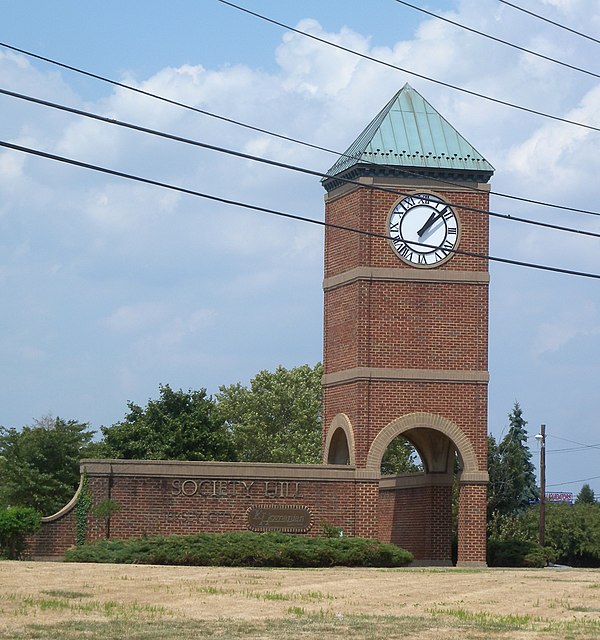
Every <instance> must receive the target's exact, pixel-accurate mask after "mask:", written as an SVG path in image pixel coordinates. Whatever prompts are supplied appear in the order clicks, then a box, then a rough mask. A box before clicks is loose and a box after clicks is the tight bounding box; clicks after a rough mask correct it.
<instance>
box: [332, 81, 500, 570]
mask: <svg viewBox="0 0 600 640" xmlns="http://www.w3.org/2000/svg"><path fill="white" fill-rule="evenodd" d="M493 171H494V169H493V167H492V166H491V165H490V164H489V163H488V162H487V161H486V160H485V159H484V158H483V157H482V156H481V154H480V153H479V152H477V151H476V150H475V149H474V148H473V147H472V146H471V145H470V144H469V143H468V142H467V141H466V140H465V139H464V138H463V137H462V136H461V135H460V134H459V133H458V132H457V131H456V130H455V129H454V128H453V127H452V126H451V125H450V124H449V123H448V122H447V121H446V120H445V119H444V118H443V117H442V116H441V115H440V114H439V113H438V112H437V111H436V110H435V109H434V108H433V107H432V106H431V105H430V104H429V103H428V102H427V101H426V100H425V99H424V98H423V97H422V96H421V95H420V94H419V93H418V92H417V91H415V90H414V89H413V88H412V87H410V86H409V85H408V84H407V85H405V86H404V87H403V88H402V89H401V90H400V91H399V92H398V93H397V94H396V95H395V96H394V97H393V98H392V99H391V100H390V101H389V102H388V104H387V105H386V106H385V107H384V108H383V109H382V110H381V112H380V113H379V114H378V115H377V116H376V117H375V118H374V119H373V121H372V122H371V123H370V124H369V125H368V126H367V127H366V129H365V130H364V131H363V132H362V133H361V134H360V135H359V136H358V138H357V139H356V140H355V142H354V143H353V144H352V145H351V146H350V147H349V149H348V150H347V151H346V152H345V153H344V154H343V155H342V156H341V157H340V158H339V159H338V161H337V162H336V163H335V164H334V165H333V167H332V168H331V169H330V170H329V172H328V173H327V176H326V177H325V178H324V179H323V186H324V188H325V190H326V192H327V193H326V196H325V202H326V205H325V206H326V212H325V218H326V222H327V223H328V224H329V225H331V226H328V227H327V228H326V232H325V277H324V284H323V287H324V356H323V364H324V376H323V403H324V406H323V443H324V462H325V463H328V464H348V465H353V466H355V467H356V468H357V470H359V471H361V473H362V474H363V476H364V478H365V479H370V480H378V484H375V486H378V491H377V492H374V493H373V494H372V495H371V498H370V500H371V501H375V502H376V505H375V507H373V505H371V511H370V513H371V514H374V517H373V518H372V520H373V521H372V522H371V524H370V525H369V526H368V525H364V526H363V528H362V529H360V528H359V530H357V532H356V535H372V536H374V537H378V538H379V539H381V540H385V541H391V542H394V543H396V544H398V545H400V546H402V547H404V548H407V549H409V550H410V551H412V552H413V554H414V556H415V560H416V561H418V562H421V563H423V564H449V563H450V562H451V542H452V525H453V523H452V486H453V484H456V485H457V486H458V564H460V565H463V566H465V565H484V564H485V543H486V538H485V526H486V483H487V477H488V476H487V450H486V435H487V384H488V377H489V376H488V370H487V368H488V364H487V353H488V282H489V273H488V261H487V258H486V256H487V254H488V215H487V210H488V200H489V186H488V184H487V183H488V181H489V179H490V178H491V176H492V174H493ZM396 437H403V438H405V439H406V440H408V441H409V442H410V444H412V445H413V446H414V448H415V449H416V450H417V452H418V453H419V456H420V458H421V463H422V468H423V470H422V472H421V473H416V474H403V475H397V476H380V468H381V461H382V458H383V456H384V453H385V451H386V449H387V447H388V446H389V445H390V443H391V442H392V440H394V439H395V438H396ZM375 514H376V515H375Z"/></svg>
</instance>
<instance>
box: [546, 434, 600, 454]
mask: <svg viewBox="0 0 600 640" xmlns="http://www.w3.org/2000/svg"><path fill="white" fill-rule="evenodd" d="M547 437H549V438H554V439H556V440H562V441H563V442H570V443H571V444H576V445H579V447H581V448H582V449H600V444H585V443H584V442H577V440H569V439H568V438H561V437H560V436H555V435H554V434H549V435H548V436H547ZM568 450H569V449H563V451H568ZM558 451H560V449H558Z"/></svg>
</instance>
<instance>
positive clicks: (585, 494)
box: [575, 484, 596, 504]
mask: <svg viewBox="0 0 600 640" xmlns="http://www.w3.org/2000/svg"><path fill="white" fill-rule="evenodd" d="M575 504H596V496H595V495H594V490H593V489H592V488H591V487H590V485H589V484H584V485H583V487H581V491H580V492H579V493H578V494H577V497H576V498H575Z"/></svg>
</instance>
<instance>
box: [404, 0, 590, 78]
mask: <svg viewBox="0 0 600 640" xmlns="http://www.w3.org/2000/svg"><path fill="white" fill-rule="evenodd" d="M395 1H396V2H397V3H398V4H402V5H404V6H405V7H410V8H411V9H415V10H416V11H420V12H421V13H424V14H425V15H428V16H431V17H432V18H435V19H436V20H441V21H442V22H446V23H448V24H451V25H454V26H455V27H458V28H459V29H464V30H465V31H468V32H469V33H474V34H476V35H478V36H482V37H483V38H488V40H493V41H494V42H498V43H500V44H503V45H506V46H507V47H512V48H513V49H517V50H518V51H522V52H524V53H528V54H529V55H532V56H536V57H538V58H541V59H542V60H546V61H547V62H552V63H553V64H558V65H560V66H562V67H566V68H567V69H571V70H573V71H578V72H579V73H585V74H586V75H588V76H592V77H593V78H600V74H598V73H595V72H594V71H589V70H588V69H582V68H581V67H576V66H575V65H572V64H569V63H568V62H563V61H562V60H557V59H556V58H551V57H550V56H546V55H544V54H543V53H538V52H537V51H532V50H531V49H526V48H525V47H521V46H519V45H518V44H514V43H513V42H509V41H508V40H503V39H502V38H497V37H496V36H492V35H490V34H489V33H485V32H483V31H479V30H478V29H473V28H471V27H467V26H466V25H464V24H462V23H460V22H456V21H455V20H450V18H445V17H444V16H440V15H439V14H437V13H433V12H432V11H428V10H427V9H423V8H422V7H418V6H417V5H414V4H412V3H411V2H406V0H395Z"/></svg>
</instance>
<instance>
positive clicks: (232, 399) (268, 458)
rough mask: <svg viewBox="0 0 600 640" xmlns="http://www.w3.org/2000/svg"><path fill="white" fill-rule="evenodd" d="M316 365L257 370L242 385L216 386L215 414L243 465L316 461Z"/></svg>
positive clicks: (319, 370) (318, 420)
mask: <svg viewBox="0 0 600 640" xmlns="http://www.w3.org/2000/svg"><path fill="white" fill-rule="evenodd" d="M322 374H323V368H322V366H321V364H317V365H315V366H314V367H310V366H309V365H302V366H300V367H295V368H293V369H286V368H285V367H281V366H280V367H277V369H276V370H275V372H273V373H271V372H270V371H260V372H259V373H257V374H256V376H255V377H254V378H253V379H252V380H251V381H250V386H249V387H245V386H243V385H241V384H240V383H237V384H232V385H229V386H221V387H219V393H217V395H216V402H217V407H218V411H219V414H220V415H221V417H222V419H223V420H224V421H225V422H226V424H227V426H228V428H229V429H230V430H231V433H232V434H233V439H234V443H235V447H236V451H237V454H238V457H239V460H241V461H244V462H287V463H303V464H311V463H315V464H316V463H319V462H320V461H321V377H322Z"/></svg>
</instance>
